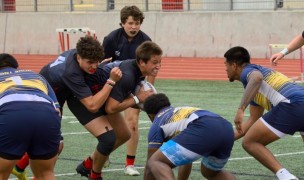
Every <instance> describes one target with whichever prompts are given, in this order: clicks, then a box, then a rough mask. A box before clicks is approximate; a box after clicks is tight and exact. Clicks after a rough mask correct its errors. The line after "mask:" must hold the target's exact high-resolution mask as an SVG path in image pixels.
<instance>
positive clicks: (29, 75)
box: [0, 67, 59, 108]
mask: <svg viewBox="0 0 304 180" xmlns="http://www.w3.org/2000/svg"><path fill="white" fill-rule="evenodd" d="M45 100H47V101H48V102H50V103H52V104H54V105H55V106H56V107H57V108H59V104H58V102H57V98H56V96H55V93H54V91H53V89H52V87H51V86H50V85H49V83H48V82H47V81H46V80H45V79H44V78H43V77H42V76H41V75H39V74H36V73H34V72H33V71H30V70H20V69H15V68H10V67H7V68H2V69H0V104H3V103H5V102H11V101H45Z"/></svg>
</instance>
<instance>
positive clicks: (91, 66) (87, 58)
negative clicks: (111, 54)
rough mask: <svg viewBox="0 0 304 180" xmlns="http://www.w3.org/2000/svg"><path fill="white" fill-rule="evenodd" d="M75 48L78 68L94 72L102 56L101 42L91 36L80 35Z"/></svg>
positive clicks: (90, 72)
mask: <svg viewBox="0 0 304 180" xmlns="http://www.w3.org/2000/svg"><path fill="white" fill-rule="evenodd" d="M76 50H77V61H78V63H79V66H80V68H81V69H82V70H83V71H85V72H87V73H89V74H92V73H94V72H95V71H96V69H97V66H98V63H99V62H101V61H102V60H103V58H104V49H103V47H102V45H101V43H100V42H99V41H98V40H97V39H95V38H94V37H92V36H85V37H81V38H80V39H79V40H78V42H77V44H76Z"/></svg>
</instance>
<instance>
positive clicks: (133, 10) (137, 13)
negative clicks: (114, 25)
mask: <svg viewBox="0 0 304 180" xmlns="http://www.w3.org/2000/svg"><path fill="white" fill-rule="evenodd" d="M129 16H131V17H132V18H133V20H134V21H138V22H139V23H140V24H142V23H143V21H144V19H145V16H144V14H143V12H142V11H141V10H140V9H139V8H138V7H137V6H125V7H123V8H122V9H121V10H120V25H123V24H125V23H126V22H127V19H128V18H129Z"/></svg>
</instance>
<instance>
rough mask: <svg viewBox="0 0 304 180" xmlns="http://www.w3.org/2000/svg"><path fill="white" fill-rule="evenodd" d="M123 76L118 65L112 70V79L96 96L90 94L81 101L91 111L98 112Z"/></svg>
mask: <svg viewBox="0 0 304 180" xmlns="http://www.w3.org/2000/svg"><path fill="white" fill-rule="evenodd" d="M121 77H122V72H121V71H120V69H119V68H118V67H115V68H113V69H112V70H111V73H110V79H109V80H108V81H107V83H106V84H105V85H104V86H103V88H102V89H101V90H100V91H99V92H98V93H96V94H95V95H94V96H89V97H86V98H83V99H81V100H80V102H81V103H82V104H83V105H84V106H85V107H86V108H87V109H88V110H89V111H90V112H97V111H98V110H99V108H100V107H101V106H102V105H103V104H104V103H105V102H106V100H107V98H108V97H109V95H110V93H111V91H112V88H113V86H115V83H116V82H117V81H119V80H120V78H121Z"/></svg>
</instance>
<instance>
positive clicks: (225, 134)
mask: <svg viewBox="0 0 304 180" xmlns="http://www.w3.org/2000/svg"><path fill="white" fill-rule="evenodd" d="M175 142H176V143H175ZM233 144H234V132H233V128H232V125H231V123H229V122H228V121H227V120H225V119H223V118H221V117H200V118H199V119H198V120H195V121H193V122H191V123H189V124H188V127H187V128H186V129H185V130H183V131H182V132H181V133H180V134H179V135H177V136H175V137H173V138H172V139H171V140H170V141H168V142H167V143H165V144H163V145H162V146H161V148H160V150H161V151H162V152H163V153H164V154H165V155H166V157H167V158H168V159H170V161H171V162H172V163H173V164H174V165H176V166H180V165H184V164H188V163H190V162H193V161H195V160H197V159H199V158H202V164H203V165H204V166H206V167H207V168H209V169H212V170H215V171H217V170H221V169H222V168H223V167H224V165H225V164H226V163H227V162H228V159H229V157H230V154H231V151H232V147H233Z"/></svg>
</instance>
